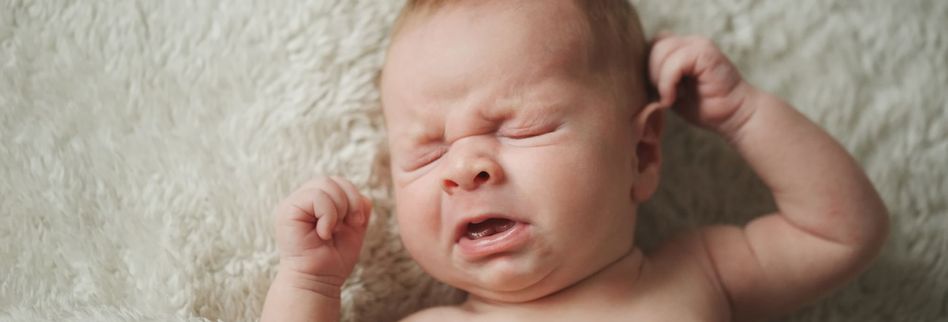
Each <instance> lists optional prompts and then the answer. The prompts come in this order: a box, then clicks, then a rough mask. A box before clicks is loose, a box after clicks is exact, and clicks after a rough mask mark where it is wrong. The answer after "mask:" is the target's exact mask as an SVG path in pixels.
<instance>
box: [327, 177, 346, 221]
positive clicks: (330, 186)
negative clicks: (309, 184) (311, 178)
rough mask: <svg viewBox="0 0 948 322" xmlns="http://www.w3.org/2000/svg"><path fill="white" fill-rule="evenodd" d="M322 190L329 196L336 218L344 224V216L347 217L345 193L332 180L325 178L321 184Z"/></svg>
mask: <svg viewBox="0 0 948 322" xmlns="http://www.w3.org/2000/svg"><path fill="white" fill-rule="evenodd" d="M322 190H323V191H325V192H326V194H328V195H329V197H330V198H331V199H332V202H333V205H335V206H336V216H337V217H338V220H339V222H344V220H345V219H346V216H348V215H349V212H350V210H349V209H350V208H349V200H348V199H349V198H347V197H346V192H345V191H344V190H343V189H342V187H341V186H339V183H338V182H336V181H335V180H333V179H332V178H325V179H324V181H323V183H322Z"/></svg>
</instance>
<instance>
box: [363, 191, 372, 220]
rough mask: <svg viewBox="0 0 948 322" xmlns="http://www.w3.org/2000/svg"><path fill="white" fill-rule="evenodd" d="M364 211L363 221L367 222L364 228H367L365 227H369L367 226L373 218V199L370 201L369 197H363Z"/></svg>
mask: <svg viewBox="0 0 948 322" xmlns="http://www.w3.org/2000/svg"><path fill="white" fill-rule="evenodd" d="M362 209H364V210H365V211H364V212H363V214H364V218H363V219H364V220H365V221H364V222H363V223H362V226H363V227H365V226H367V224H368V223H369V220H370V219H371V218H372V199H369V198H368V197H363V198H362Z"/></svg>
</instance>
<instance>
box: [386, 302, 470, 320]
mask: <svg viewBox="0 0 948 322" xmlns="http://www.w3.org/2000/svg"><path fill="white" fill-rule="evenodd" d="M464 315H465V314H464V311H462V310H461V309H460V308H458V307H454V306H435V307H430V308H427V309H424V310H421V311H418V312H415V313H412V314H411V315H409V316H406V317H405V318H403V319H401V321H402V322H429V321H435V322H441V321H459V320H461V318H462V317H464Z"/></svg>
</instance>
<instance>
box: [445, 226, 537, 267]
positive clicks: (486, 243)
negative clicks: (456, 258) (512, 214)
mask: <svg viewBox="0 0 948 322" xmlns="http://www.w3.org/2000/svg"><path fill="white" fill-rule="evenodd" d="M528 239H529V234H528V233H527V225H526V224H524V223H522V222H517V223H515V224H514V226H513V227H510V229H507V230H505V231H503V232H501V233H499V234H493V235H490V236H487V237H484V238H481V239H473V240H472V239H469V238H467V237H462V238H461V239H460V240H458V243H457V248H458V250H459V251H460V253H461V256H462V257H464V258H465V259H466V260H469V261H470V260H478V259H482V258H484V257H487V256H491V255H495V254H500V253H504V252H510V251H514V250H517V249H518V248H520V247H522V246H523V245H524V244H526V242H527V240H528Z"/></svg>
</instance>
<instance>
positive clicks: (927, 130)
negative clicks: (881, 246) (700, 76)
mask: <svg viewBox="0 0 948 322" xmlns="http://www.w3.org/2000/svg"><path fill="white" fill-rule="evenodd" d="M635 2H636V4H638V5H639V9H640V11H641V14H642V16H643V19H644V22H645V25H646V29H647V30H648V32H649V33H653V32H655V31H656V30H660V29H667V30H673V31H677V32H681V33H699V34H704V35H708V36H711V37H713V38H714V39H716V40H717V41H718V42H719V44H720V45H721V47H722V48H723V49H724V50H725V51H726V52H727V53H729V54H730V55H731V56H732V57H733V59H734V60H735V61H736V62H737V64H738V65H739V66H740V67H741V69H742V70H743V71H744V73H745V75H746V76H747V77H748V78H749V79H751V80H752V81H753V82H754V83H756V84H758V85H759V86H760V87H762V88H765V89H768V90H770V91H773V92H775V93H777V94H779V95H781V96H782V97H785V98H786V99H787V100H789V101H790V102H792V103H793V104H794V105H795V106H797V107H798V108H799V109H800V110H801V111H802V112H803V113H805V114H806V115H808V116H809V117H810V118H812V119H813V120H814V121H816V122H817V123H819V124H820V125H822V126H823V127H825V128H826V129H828V131H829V132H830V133H832V134H833V135H834V136H835V137H837V138H838V139H839V140H840V141H841V142H842V143H843V144H844V145H845V146H846V147H847V148H848V149H849V151H850V152H852V153H853V155H855V156H856V158H857V159H858V160H859V161H860V162H861V163H862V165H863V166H864V167H865V169H866V171H867V172H868V174H869V176H870V177H871V178H872V180H873V182H874V183H875V184H876V187H877V188H878V190H879V192H880V193H881V194H882V196H883V198H884V199H885V202H886V204H887V205H888V207H889V210H890V211H891V215H892V219H893V227H892V236H891V240H890V241H889V243H888V245H887V247H886V249H885V251H884V253H883V254H882V256H881V257H880V258H879V260H878V261H877V262H876V263H875V264H874V265H873V266H872V267H871V268H870V269H869V270H868V271H867V272H866V273H865V274H864V275H862V276H861V277H860V278H859V279H858V280H855V281H854V282H853V283H852V284H851V285H849V286H848V287H846V288H844V289H841V290H840V291H838V292H836V293H834V294H833V295H831V296H829V297H828V298H825V299H823V300H822V301H819V302H817V303H816V304H815V305H813V306H811V307H809V308H807V309H805V310H803V311H801V312H800V313H798V314H796V315H794V316H792V317H790V318H788V321H934V320H942V321H944V320H946V319H948V306H946V302H948V203H946V195H948V173H946V171H945V169H946V166H945V163H946V161H948V160H946V159H948V130H946V128H948V127H946V124H948V113H946V111H948V103H946V102H948V94H946V92H948V91H946V88H948V1H942V0H909V1H890V0H863V1H847V0H832V1H831V0H800V1H795V0H780V1H755V0H714V1H690V0H662V1H650V0H639V1H635ZM400 5H401V1H400V0H384V1H382V0H359V1H354V0H332V1H330V0H312V1H290V0H286V1H281V0H277V1H270V0H255V1H237V0H232V1H224V0H210V1H149V0H134V1H118V0H103V1H55V0H49V1H44V0H36V1H23V0H0V320H3V321H127V320H198V321H200V320H218V319H219V320H225V321H240V320H253V319H255V318H256V317H257V316H258V314H259V311H260V307H261V305H262V302H263V299H264V295H265V293H266V290H267V287H268V285H269V283H270V279H271V277H272V276H273V274H274V266H275V264H276V263H277V257H276V255H275V254H276V252H275V248H274V243H273V236H272V232H271V222H270V217H269V215H270V210H271V208H272V207H273V206H274V205H275V204H276V203H277V202H278V201H279V200H280V199H281V198H282V197H283V196H285V195H287V194H288V193H289V192H290V191H291V190H292V189H294V188H295V187H296V186H297V185H299V184H301V183H302V182H304V181H306V180H307V179H309V178H312V177H314V176H317V175H323V174H339V175H344V176H347V177H349V178H351V179H352V180H353V181H354V182H355V183H357V184H358V185H359V186H360V187H361V188H362V189H363V190H364V191H365V192H366V193H368V194H369V195H370V196H371V197H372V198H373V199H375V201H376V202H375V204H376V206H377V207H376V217H375V221H374V222H373V223H372V226H371V232H370V236H369V237H368V240H367V243H366V249H365V251H364V253H363V261H362V263H361V266H360V267H359V268H358V269H357V271H356V273H355V274H354V276H353V278H352V280H351V282H350V284H349V286H348V288H347V289H346V291H345V294H344V302H345V304H344V306H345V307H344V311H345V315H346V319H347V320H350V321H390V320H394V319H397V318H398V317H401V316H403V315H404V314H406V313H409V312H412V311H414V310H417V309H419V308H421V307H424V306H427V305H433V304H435V303H445V302H451V301H456V300H457V299H458V293H457V292H455V291H453V290H451V289H449V288H446V287H444V286H441V285H439V284H438V283H435V282H432V281H431V280H430V279H429V278H428V277H427V276H426V275H425V274H424V273H422V272H421V271H420V270H419V269H418V268H417V267H415V265H414V264H413V263H412V262H411V261H410V260H409V259H408V258H407V256H406V255H405V254H404V252H403V250H402V247H401V245H400V243H399V242H398V239H397V236H396V235H395V223H394V222H393V220H392V219H391V218H392V216H391V210H392V196H391V190H390V188H389V184H390V182H389V178H388V172H387V171H388V170H387V168H386V163H387V161H386V154H385V145H384V144H385V143H384V136H383V133H384V132H383V126H384V125H383V121H382V118H381V115H380V111H379V108H378V105H379V104H378V93H377V92H376V91H375V89H374V88H373V86H372V77H373V75H374V73H375V72H376V71H377V70H378V68H379V66H380V64H381V62H382V55H383V50H384V48H385V44H386V42H387V31H388V28H389V26H390V24H391V22H392V20H393V18H394V16H395V14H396V12H397V10H398V8H399V7H400ZM669 123H670V124H669V131H668V133H667V135H666V136H665V139H666V143H665V146H664V148H665V153H666V159H665V160H666V163H665V167H664V173H663V176H664V178H663V181H662V188H661V189H660V191H659V193H658V195H657V196H656V197H655V199H654V200H653V201H652V202H651V203H649V204H647V205H646V206H645V207H644V209H643V214H642V216H643V218H642V224H641V225H640V232H641V233H640V236H641V237H642V238H641V242H642V243H643V244H644V245H654V244H655V243H656V241H657V240H660V239H661V238H662V237H664V236H667V235H668V234H669V233H670V232H672V231H674V230H678V229H683V228H686V227H690V226H692V225H697V224H704V223H710V222H743V221H746V220H747V219H748V218H750V217H751V216H753V215H755V214H759V213H762V212H764V211H767V210H768V209H771V208H772V207H773V205H772V202H771V201H770V199H769V197H768V194H767V191H766V190H765V189H764V188H763V187H762V186H761V184H760V183H759V181H757V179H756V178H755V177H754V175H753V173H752V172H751V171H750V170H749V169H748V168H747V166H746V165H745V164H743V163H742V162H741V161H740V158H739V157H738V156H737V155H736V154H735V153H734V152H733V151H731V150H729V149H728V147H727V146H726V145H725V144H723V143H722V142H721V141H719V140H718V139H717V138H715V137H713V136H711V135H709V134H707V133H704V132H701V131H699V130H696V129H692V128H689V127H687V126H685V125H684V124H682V123H681V122H680V121H678V120H676V119H674V118H672V119H671V120H670V121H669ZM827 180H832V178H827Z"/></svg>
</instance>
